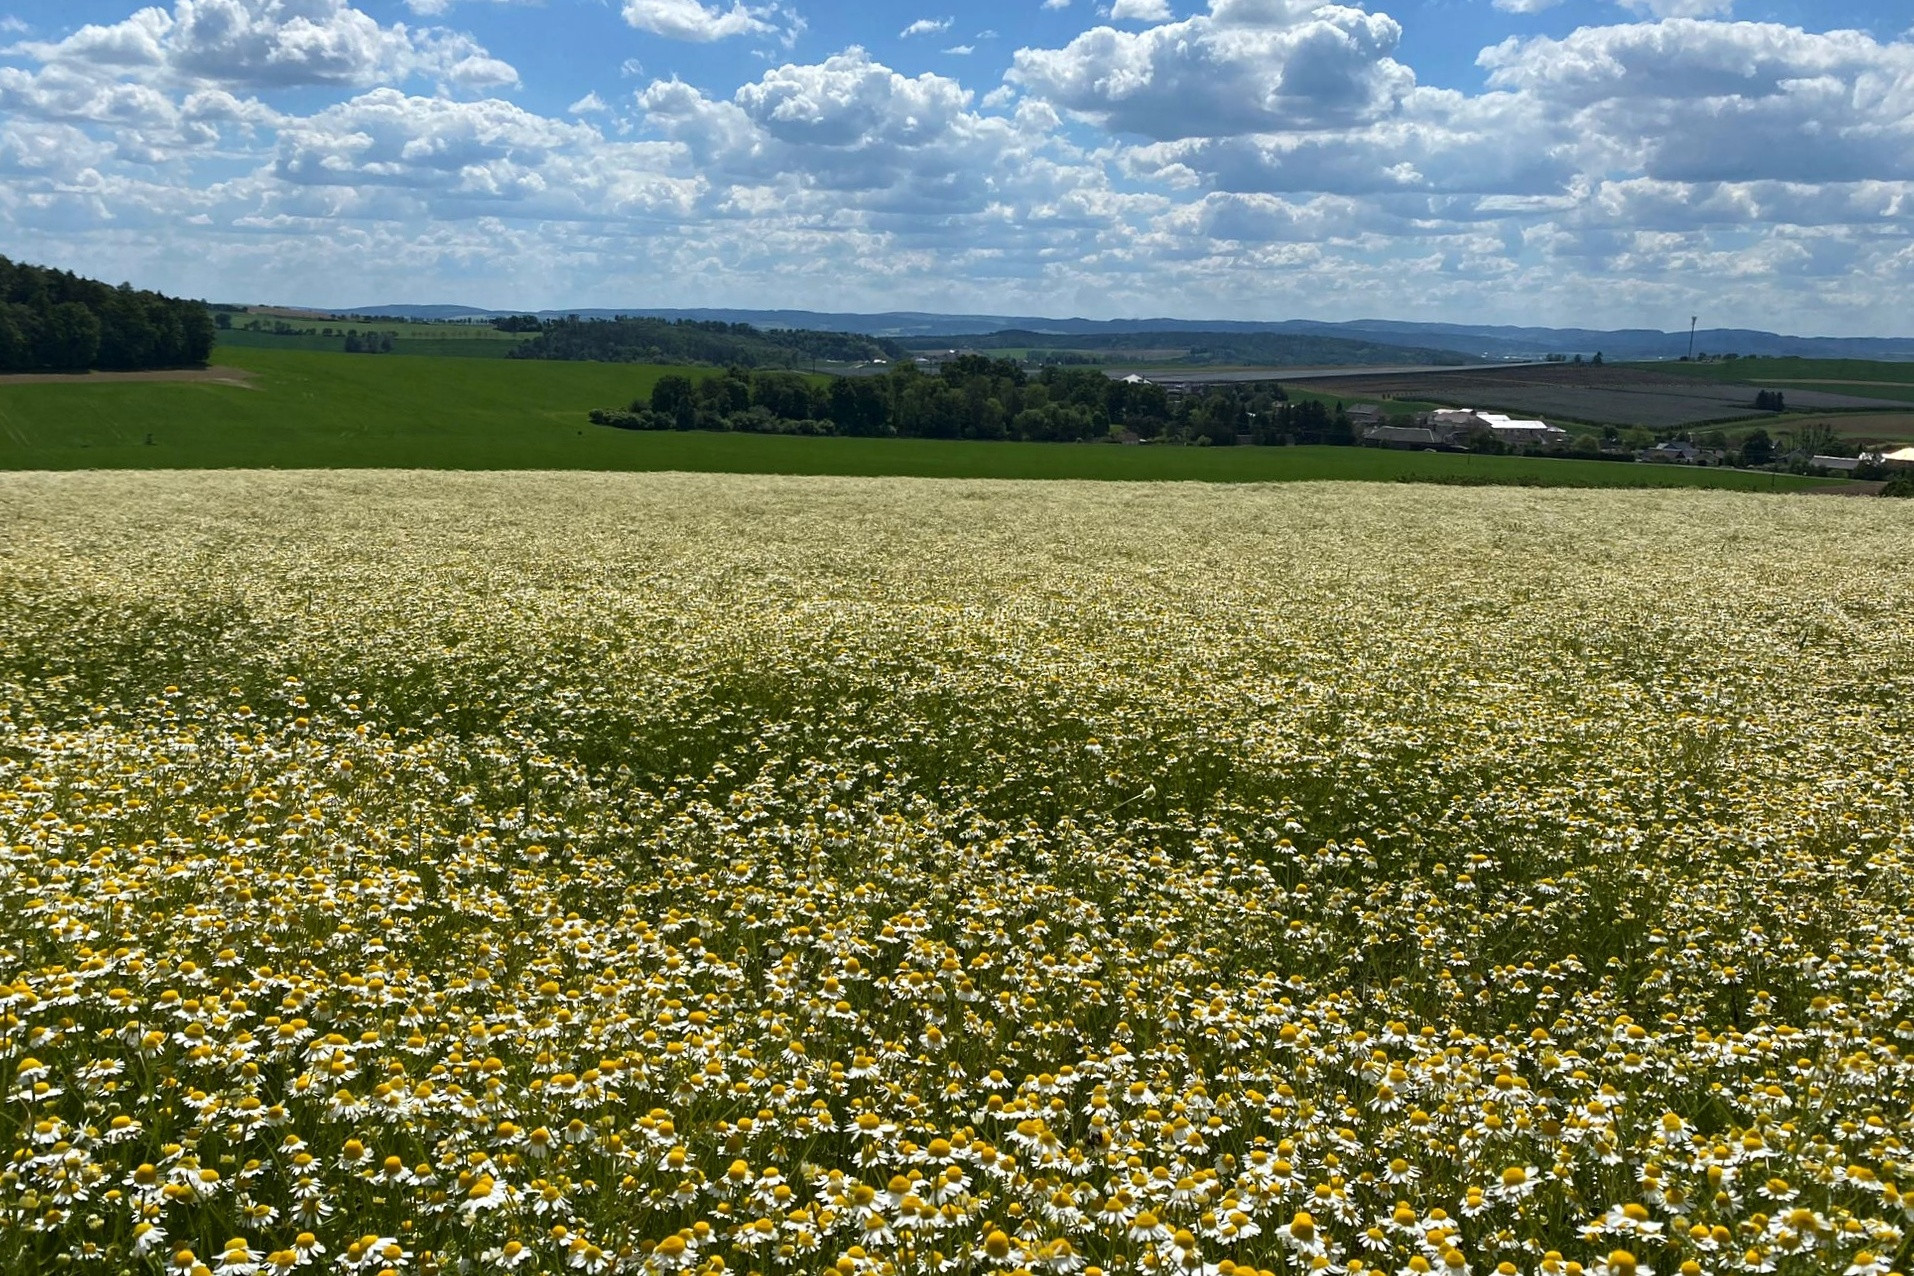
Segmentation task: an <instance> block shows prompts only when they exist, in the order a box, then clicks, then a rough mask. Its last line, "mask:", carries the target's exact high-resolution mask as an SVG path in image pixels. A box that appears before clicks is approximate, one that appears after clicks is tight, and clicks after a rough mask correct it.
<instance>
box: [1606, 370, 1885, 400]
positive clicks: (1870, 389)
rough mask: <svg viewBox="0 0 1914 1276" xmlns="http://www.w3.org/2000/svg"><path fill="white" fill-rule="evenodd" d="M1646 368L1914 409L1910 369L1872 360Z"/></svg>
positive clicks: (1707, 379) (1704, 379) (1706, 379)
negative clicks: (1889, 401) (1897, 402)
mask: <svg viewBox="0 0 1914 1276" xmlns="http://www.w3.org/2000/svg"><path fill="white" fill-rule="evenodd" d="M1644 366H1648V367H1653V368H1654V369H1655V370H1656V371H1658V372H1666V373H1671V374H1673V375H1675V376H1683V377H1693V378H1695V379H1697V380H1702V381H1723V382H1736V383H1742V382H1745V383H1747V384H1749V385H1758V386H1768V387H1772V388H1774V389H1778V390H1788V389H1797V390H1819V391H1822V392H1824V393H1827V394H1852V395H1856V396H1858V397H1861V398H1867V399H1904V400H1906V401H1908V402H1910V403H1914V363H1882V362H1879V361H1876V360H1872V359H1734V360H1730V361H1726V362H1713V363H1655V364H1649V365H1644Z"/></svg>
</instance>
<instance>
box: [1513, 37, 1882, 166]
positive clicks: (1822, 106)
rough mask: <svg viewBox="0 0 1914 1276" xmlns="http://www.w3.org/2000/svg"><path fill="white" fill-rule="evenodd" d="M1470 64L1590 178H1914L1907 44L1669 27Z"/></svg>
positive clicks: (1516, 46) (1542, 43) (1522, 49)
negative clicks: (1570, 148)
mask: <svg viewBox="0 0 1914 1276" xmlns="http://www.w3.org/2000/svg"><path fill="white" fill-rule="evenodd" d="M1479 61H1480V62H1481V64H1482V66H1483V67H1485V68H1486V69H1487V70H1488V71H1489V82H1490V84H1491V85H1492V86H1494V87H1495V88H1498V89H1506V90H1511V91H1514V92H1517V93H1519V94H1520V95H1521V97H1522V98H1523V100H1524V101H1525V102H1527V103H1528V104H1529V107H1530V110H1531V111H1532V112H1533V113H1534V114H1535V115H1537V116H1542V117H1546V118H1551V119H1554V120H1557V121H1559V122H1561V124H1562V125H1563V126H1564V127H1565V128H1572V129H1573V130H1574V131H1575V132H1576V133H1577V134H1578V135H1580V137H1581V138H1582V139H1583V140H1582V143H1581V146H1580V158H1581V163H1582V166H1583V167H1584V168H1585V169H1586V170H1588V171H1590V172H1592V173H1593V174H1594V175H1596V176H1597V177H1628V176H1634V175H1643V176H1647V177H1652V178H1656V179H1659V180H1667V181H1678V182H1718V181H1749V180H1759V179H1764V178H1765V179H1773V180H1783V181H1807V182H1843V181H1863V180H1870V179H1902V178H1907V177H1914V44H1909V43H1906V42H1901V43H1892V44H1881V43H1879V42H1877V41H1875V40H1874V39H1872V38H1871V37H1869V36H1867V35H1865V34H1863V33H1861V32H1858V31H1833V32H1828V33H1826V34H1816V33H1811V32H1806V31H1802V30H1800V29H1799V28H1794V27H1785V26H1780V25H1776V24H1771V23H1752V22H1737V23H1723V22H1697V21H1691V20H1686V19H1671V20H1669V21H1665V22H1661V23H1658V24H1652V25H1648V24H1643V25H1631V26H1619V27H1584V28H1582V29H1580V30H1578V31H1576V32H1574V33H1573V34H1571V35H1569V36H1566V37H1563V38H1562V39H1559V40H1552V39H1533V40H1509V41H1505V42H1504V43H1502V44H1499V45H1496V46H1494V47H1493V48H1490V49H1485V50H1484V51H1483V53H1482V55H1481V57H1480V59H1479Z"/></svg>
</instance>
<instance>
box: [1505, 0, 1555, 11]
mask: <svg viewBox="0 0 1914 1276" xmlns="http://www.w3.org/2000/svg"><path fill="white" fill-rule="evenodd" d="M1561 3H1562V0H1494V5H1495V7H1496V8H1498V9H1500V10H1501V11H1502V12H1504V13H1543V12H1545V11H1547V10H1549V9H1553V8H1554V7H1555V6H1557V5H1559V4H1561Z"/></svg>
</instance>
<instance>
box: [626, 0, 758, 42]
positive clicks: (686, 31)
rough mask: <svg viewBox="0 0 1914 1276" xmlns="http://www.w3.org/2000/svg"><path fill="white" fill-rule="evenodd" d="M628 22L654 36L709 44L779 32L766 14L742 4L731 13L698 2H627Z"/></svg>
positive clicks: (673, 0) (736, 5) (690, 0)
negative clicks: (739, 36)
mask: <svg viewBox="0 0 1914 1276" xmlns="http://www.w3.org/2000/svg"><path fill="white" fill-rule="evenodd" d="M625 21H626V22H629V23H630V24H631V25H632V26H634V27H636V28H638V29H639V30H640V31H649V32H650V33H651V34H653V35H662V36H667V37H669V38H670V39H673V40H693V41H699V42H706V43H708V42H710V41H713V40H724V39H729V38H730V37H732V36H735V35H765V34H768V33H770V32H772V31H775V30H776V27H774V26H773V25H772V24H771V23H770V22H769V21H767V11H766V10H762V9H748V8H746V7H745V6H744V4H743V3H742V2H741V0H740V2H739V3H734V4H733V5H732V6H731V7H730V8H729V9H723V8H718V7H716V6H706V5H703V4H700V3H698V0H625Z"/></svg>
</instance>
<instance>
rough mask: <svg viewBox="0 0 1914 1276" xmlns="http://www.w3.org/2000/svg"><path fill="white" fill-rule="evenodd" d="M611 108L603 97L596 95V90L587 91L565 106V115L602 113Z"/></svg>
mask: <svg viewBox="0 0 1914 1276" xmlns="http://www.w3.org/2000/svg"><path fill="white" fill-rule="evenodd" d="M610 110H611V107H610V106H608V105H607V104H606V102H605V99H604V98H602V97H599V96H598V93H597V91H596V90H594V91H592V92H590V93H587V94H586V95H585V96H584V97H581V98H579V99H578V100H577V101H576V102H573V103H572V104H571V105H570V106H568V107H566V108H565V113H566V114H567V115H604V114H605V113H607V112H608V111H610Z"/></svg>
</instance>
